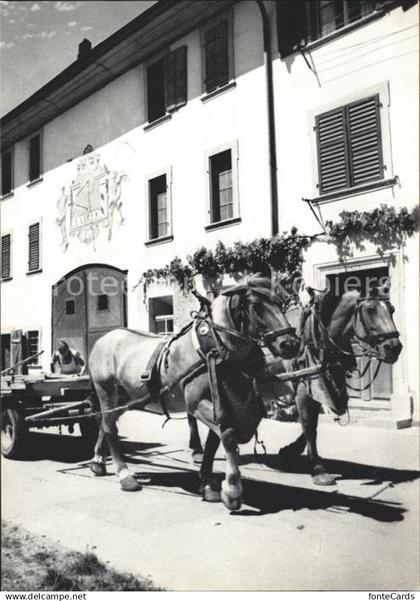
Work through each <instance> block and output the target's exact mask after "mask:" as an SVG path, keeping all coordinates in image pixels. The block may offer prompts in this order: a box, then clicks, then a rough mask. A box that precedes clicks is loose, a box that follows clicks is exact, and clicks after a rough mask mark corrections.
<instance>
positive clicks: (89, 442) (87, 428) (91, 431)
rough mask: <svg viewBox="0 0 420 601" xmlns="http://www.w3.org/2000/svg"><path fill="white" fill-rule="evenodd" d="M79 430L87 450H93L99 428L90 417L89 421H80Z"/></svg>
mask: <svg viewBox="0 0 420 601" xmlns="http://www.w3.org/2000/svg"><path fill="white" fill-rule="evenodd" d="M79 428H80V433H81V435H82V438H83V442H84V444H85V445H86V446H87V447H88V448H89V449H91V450H93V448H94V446H95V444H96V441H97V440H98V434H99V426H98V423H97V421H96V419H95V418H94V417H91V418H90V419H81V420H80V422H79Z"/></svg>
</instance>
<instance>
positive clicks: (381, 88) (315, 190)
mask: <svg viewBox="0 0 420 601" xmlns="http://www.w3.org/2000/svg"><path fill="white" fill-rule="evenodd" d="M375 95H378V98H379V121H380V133H379V135H380V140H381V143H382V165H383V178H382V179H378V180H372V181H369V182H364V183H362V184H361V185H356V186H353V187H348V188H342V189H340V190H334V191H333V192H328V193H324V194H322V193H321V192H320V187H319V183H320V172H319V162H318V161H319V159H318V144H317V132H316V129H315V124H316V117H317V116H318V115H322V114H323V113H327V112H329V111H333V110H336V109H339V108H340V107H344V106H347V105H349V104H352V103H353V102H358V101H361V100H363V99H365V98H368V97H370V96H375ZM390 105H391V102H390V93H389V81H382V82H379V83H377V84H373V85H372V86H369V87H367V88H363V89H359V90H356V91H354V92H351V93H349V94H347V95H345V96H342V97H339V98H336V99H332V100H330V101H329V102H328V103H324V104H322V105H319V106H318V107H316V108H314V109H312V110H311V111H309V112H308V124H307V129H308V132H309V136H310V140H311V151H310V152H311V161H310V162H311V165H312V195H313V200H315V201H316V202H319V203H322V202H331V201H336V200H341V199H342V198H346V197H348V196H355V195H359V194H364V193H366V192H369V191H370V190H372V189H379V188H386V187H390V186H393V185H395V183H396V182H397V179H398V178H397V176H396V175H395V174H394V166H393V159H392V146H391V131H390V115H389V111H390Z"/></svg>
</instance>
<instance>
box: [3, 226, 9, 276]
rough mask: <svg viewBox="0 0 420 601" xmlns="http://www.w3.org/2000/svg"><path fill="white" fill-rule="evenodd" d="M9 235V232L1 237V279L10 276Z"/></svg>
mask: <svg viewBox="0 0 420 601" xmlns="http://www.w3.org/2000/svg"><path fill="white" fill-rule="evenodd" d="M10 259H11V237H10V234H6V236H2V237H1V277H2V279H7V278H10V276H11V269H10V266H11V260H10Z"/></svg>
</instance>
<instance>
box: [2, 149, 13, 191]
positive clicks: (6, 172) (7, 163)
mask: <svg viewBox="0 0 420 601" xmlns="http://www.w3.org/2000/svg"><path fill="white" fill-rule="evenodd" d="M12 165H13V162H12V151H9V152H4V153H3V154H2V155H1V193H2V195H3V196H4V195H5V194H9V192H11V191H12V188H13V184H12V179H13V178H12V170H13V167H12Z"/></svg>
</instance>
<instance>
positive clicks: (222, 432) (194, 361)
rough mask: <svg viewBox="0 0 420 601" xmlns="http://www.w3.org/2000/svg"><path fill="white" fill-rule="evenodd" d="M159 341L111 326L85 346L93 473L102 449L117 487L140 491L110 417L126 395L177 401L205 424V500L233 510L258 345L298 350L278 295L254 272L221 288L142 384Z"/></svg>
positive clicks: (284, 352) (256, 407)
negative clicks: (96, 421) (218, 469)
mask: <svg viewBox="0 0 420 601" xmlns="http://www.w3.org/2000/svg"><path fill="white" fill-rule="evenodd" d="M156 338H158V339H156ZM161 340H162V339H160V338H159V337H152V336H150V334H145V333H141V332H135V331H132V330H128V329H117V330H113V331H111V332H109V333H108V334H106V335H105V336H103V337H102V338H100V339H99V340H98V341H97V342H96V344H95V346H94V348H93V349H92V352H91V355H90V359H89V368H90V374H91V378H92V382H93V385H94V387H95V390H96V393H97V397H98V400H99V404H100V412H101V413H100V415H101V424H100V432H99V437H98V441H97V443H96V446H95V457H94V460H93V461H92V463H91V469H92V471H93V472H94V473H95V474H96V475H103V474H104V473H105V471H106V470H105V457H106V455H107V447H108V449H109V451H110V453H111V456H112V459H113V462H114V465H115V467H116V471H117V474H118V476H119V479H120V485H121V488H122V489H123V490H127V491H133V490H139V489H140V488H141V487H140V485H139V483H138V482H137V480H136V479H135V477H134V475H132V474H131V473H130V472H129V470H128V468H127V465H126V463H125V461H124V459H123V457H122V455H121V452H120V450H119V441H118V432H117V428H116V421H117V417H118V416H119V415H120V414H121V412H122V410H124V408H127V404H126V405H125V406H123V404H124V402H126V401H127V400H130V399H131V402H130V401H129V403H128V404H130V405H131V404H133V402H134V403H137V407H138V408H145V407H146V406H147V405H148V404H149V403H151V402H152V401H155V402H156V400H157V399H158V400H159V401H160V402H161V404H162V406H163V407H164V410H165V412H166V413H167V412H168V411H169V412H170V411H172V410H177V409H179V406H180V404H181V405H183V407H184V410H185V408H186V410H187V413H188V414H189V415H190V416H192V417H193V418H198V419H199V420H200V421H202V422H203V423H204V424H206V425H207V426H208V427H209V429H210V430H209V434H208V437H207V441H206V444H205V449H204V457H203V462H202V465H201V470H200V480H201V491H202V493H203V498H204V500H207V501H218V500H220V499H221V500H222V501H223V504H224V505H225V506H226V507H227V508H228V509H230V510H232V509H238V508H239V507H240V505H241V497H242V484H241V477H240V472H239V467H238V453H237V445H238V444H240V443H244V442H247V441H248V440H250V439H251V438H252V436H253V435H254V434H255V432H256V429H257V426H258V424H259V422H260V420H261V417H262V415H263V406H262V403H261V401H260V399H259V396H258V394H257V391H256V388H255V381H254V380H255V376H256V375H257V374H259V373H260V372H261V371H262V370H263V369H264V365H265V364H264V356H263V353H262V351H261V349H260V346H261V345H266V346H267V347H268V348H269V349H270V351H271V353H272V354H274V355H277V356H280V357H283V358H285V359H287V358H292V357H295V356H296V355H297V353H298V351H299V347H300V340H299V338H297V337H296V335H295V332H294V329H293V328H291V326H290V324H289V323H288V321H287V319H286V318H285V316H284V314H283V311H282V307H281V304H280V302H279V297H278V295H277V294H273V293H272V282H271V280H270V279H268V278H262V277H258V276H251V277H249V278H248V279H247V280H244V281H243V282H239V283H238V284H237V285H235V286H234V287H233V288H231V289H229V290H227V291H225V292H224V293H222V294H221V295H220V296H218V297H217V298H215V299H214V300H213V301H212V302H211V311H210V314H208V315H205V314H204V313H198V314H197V315H195V317H194V319H193V321H192V322H191V323H190V324H188V325H187V326H186V327H185V328H183V330H181V332H180V333H178V334H177V335H175V336H173V337H172V338H171V339H169V341H168V342H166V344H165V345H164V347H163V349H162V350H161V351H160V352H159V359H158V360H157V362H156V367H155V369H154V377H153V378H152V380H151V381H150V382H148V383H147V384H145V382H144V381H143V380H142V377H141V376H142V369H144V366H145V364H146V361H147V362H149V359H150V356H151V355H152V354H153V352H155V351H156V346H157V344H158V343H160V342H161ZM145 386H146V387H147V392H148V396H147V395H146V396H147V398H146V399H145ZM139 399H142V402H139ZM197 436H198V433H197ZM220 440H221V441H222V445H223V448H224V451H225V454H226V475H225V480H224V481H223V482H222V489H221V491H220V490H219V488H220V487H219V485H218V483H217V482H216V481H215V479H214V478H213V475H212V472H213V460H214V455H215V452H216V449H217V447H218V445H219V442H220Z"/></svg>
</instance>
